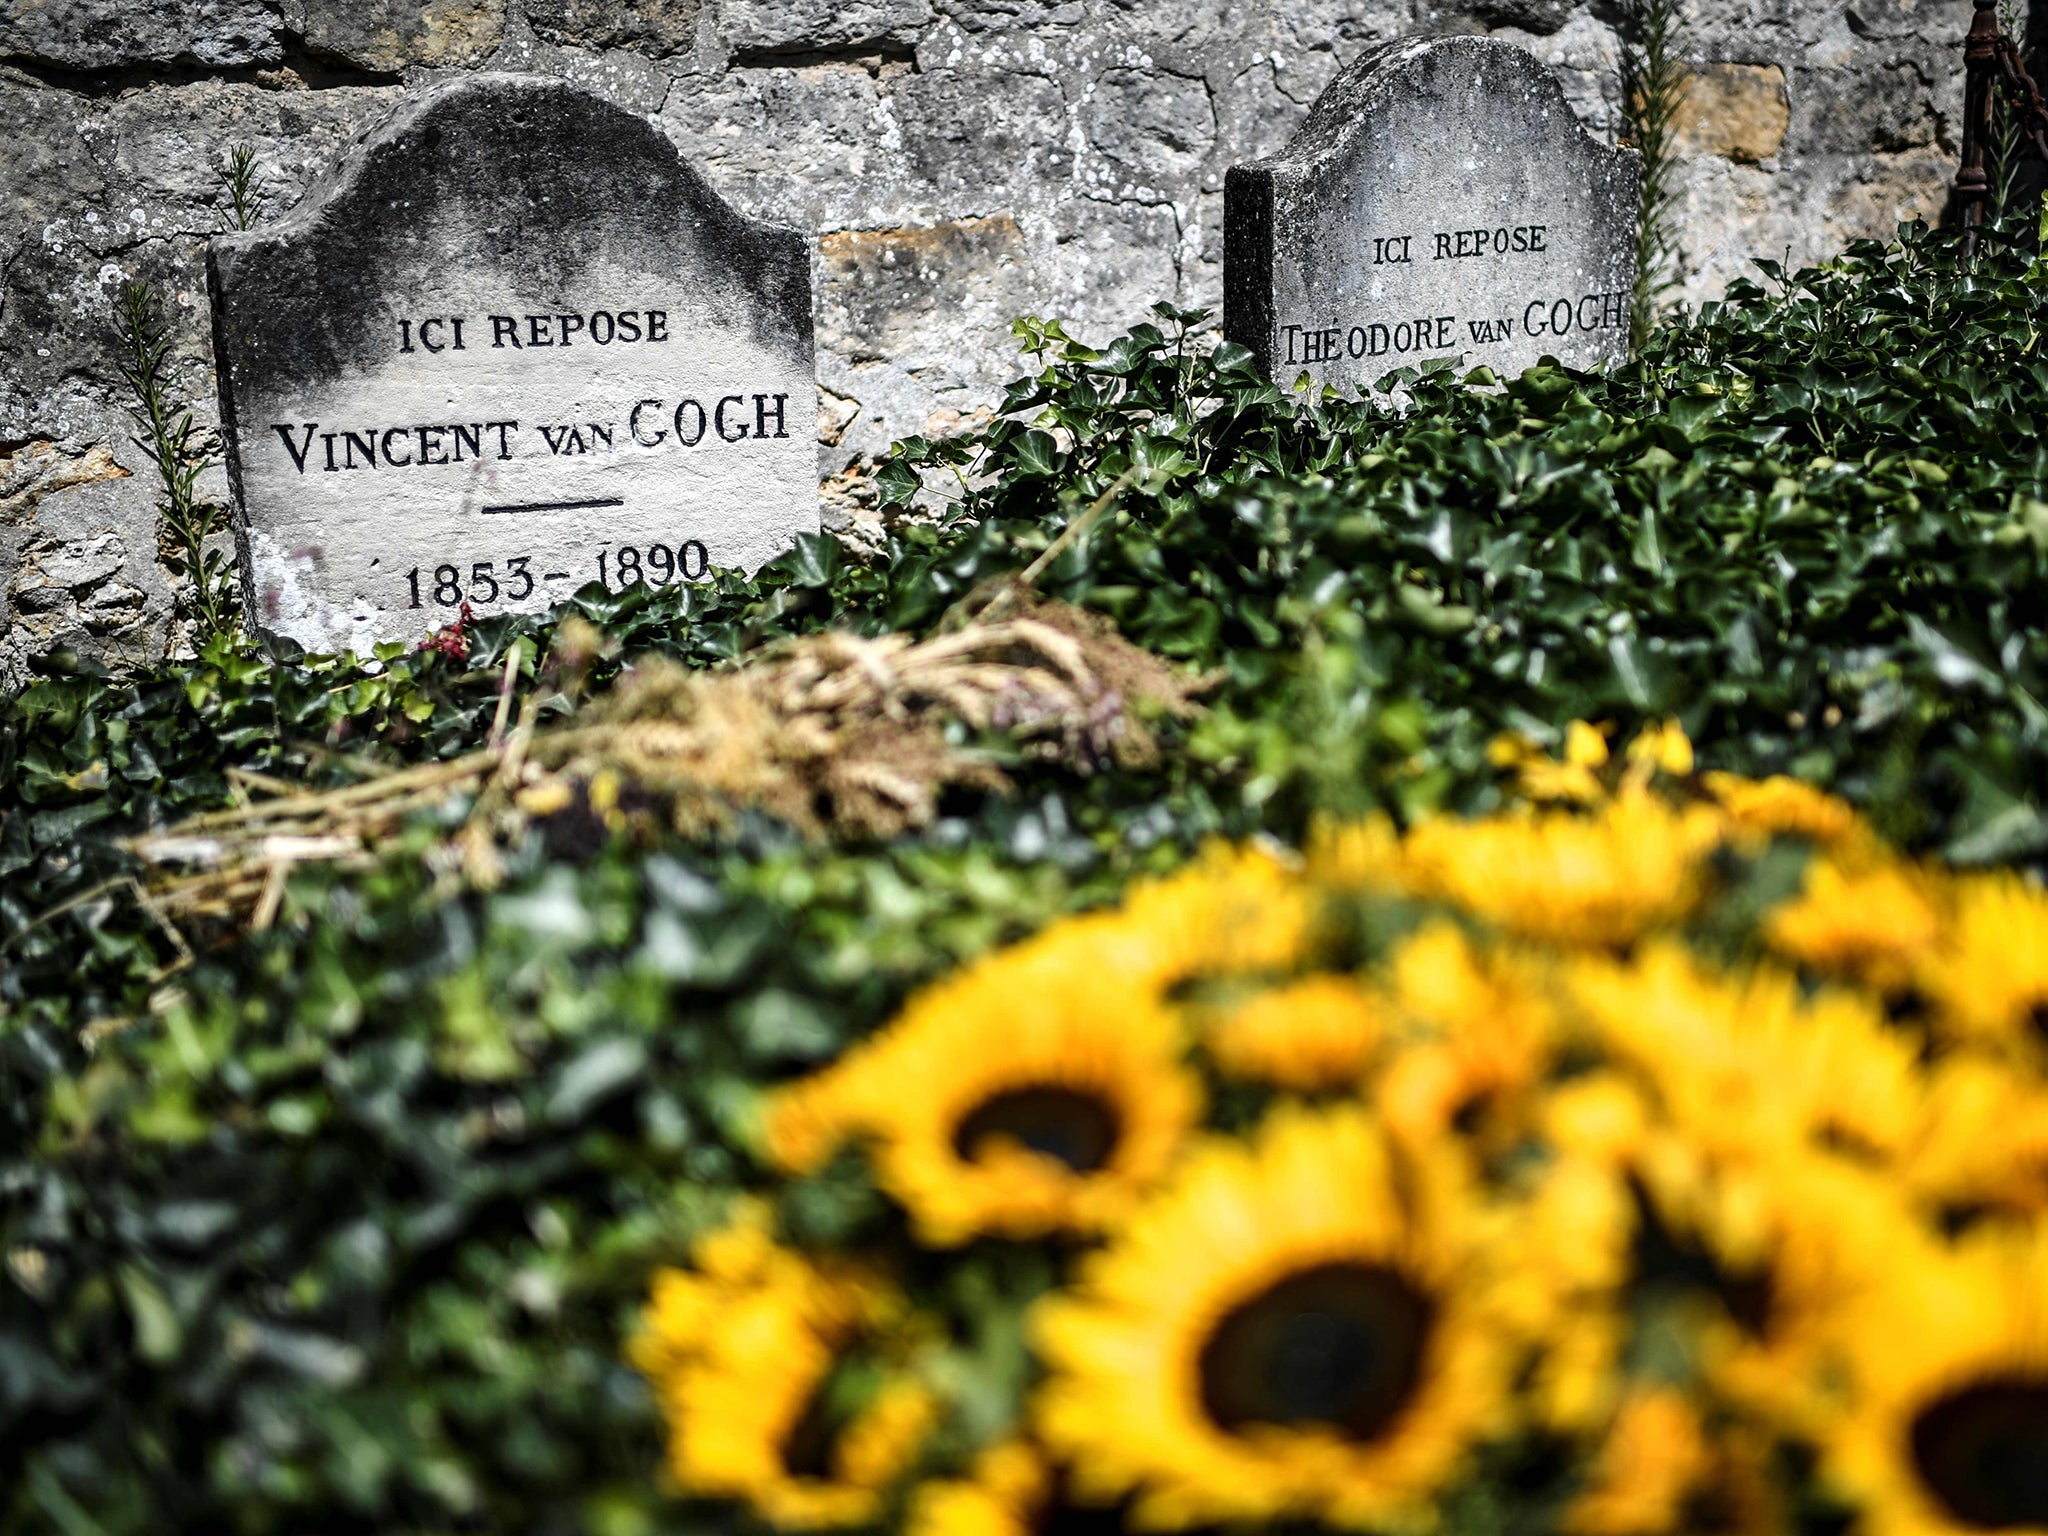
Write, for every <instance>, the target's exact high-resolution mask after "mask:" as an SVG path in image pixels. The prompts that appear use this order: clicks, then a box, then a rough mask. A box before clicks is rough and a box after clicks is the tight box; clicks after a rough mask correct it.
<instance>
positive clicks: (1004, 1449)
mask: <svg viewBox="0 0 2048 1536" xmlns="http://www.w3.org/2000/svg"><path fill="white" fill-rule="evenodd" d="M1052 1481H1053V1480H1052V1475H1051V1473H1050V1471H1049V1470H1048V1469H1047V1467H1046V1465H1045V1458H1044V1456H1043V1455H1041V1454H1040V1452H1039V1451H1038V1449H1037V1448H1036V1447H1035V1446H1032V1445H1031V1444H1029V1443H1028V1442H1026V1441H1022V1440H1002V1441H998V1442H997V1443H996V1444H994V1445H992V1446H990V1447H989V1448H988V1449H987V1450H985V1451H983V1452H982V1453H981V1454H980V1455H979V1456H977V1457H975V1459H974V1466H973V1469H972V1473H971V1475H970V1476H968V1477H963V1478H943V1479H935V1480H933V1481H932V1482H928V1483H924V1484H921V1485H919V1487H918V1488H917V1489H916V1490H915V1491H913V1492H912V1494H911V1496H910V1510H909V1515H908V1517H907V1518H906V1520H905V1521H904V1536H1031V1532H1032V1531H1033V1530H1034V1529H1035V1528H1037V1527H1038V1525H1039V1524H1040V1516H1041V1515H1042V1514H1043V1513H1044V1505H1045V1502H1046V1499H1047V1496H1048V1495H1049V1494H1050V1492H1051V1490H1052Z"/></svg>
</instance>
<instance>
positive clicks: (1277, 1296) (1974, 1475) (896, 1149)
mask: <svg viewBox="0 0 2048 1536" xmlns="http://www.w3.org/2000/svg"><path fill="white" fill-rule="evenodd" d="M1497 754H1498V758H1499V761H1500V762H1501V764H1502V766H1503V768H1504V769H1506V770H1508V771H1509V772H1511V773H1513V774H1514V775H1515V776H1516V778H1517V780H1518V783H1519V788H1520V790H1521V795H1520V797H1519V798H1518V800H1517V802H1516V804H1515V805H1514V807H1513V808H1512V809H1510V810H1506V811H1503V812H1501V813H1498V814H1495V815H1493V816H1490V817H1487V818H1484V819H1479V820H1471V821H1458V820H1450V819H1445V820H1437V821H1428V822H1424V823H1422V824H1420V825H1418V826H1416V827H1415V828H1413V829H1411V830H1410V831H1408V832H1407V833H1406V834H1405V835H1401V834H1397V833H1396V832H1395V831H1394V830H1393V829H1392V828H1391V827H1390V826H1389V825H1387V824H1385V823H1381V822H1368V823H1365V824H1360V825H1354V826H1349V827H1342V828H1331V829H1327V830H1326V831H1325V832H1324V833H1323V834H1322V835H1321V836H1320V837H1319V838H1318V839H1317V840H1316V841H1315V842H1314V843H1313V845H1312V846H1311V847H1310V848H1309V849H1308V850H1307V852H1306V853H1305V854H1304V855H1301V856H1294V855H1290V854H1288V853H1285V852H1283V851H1281V850H1278V849H1267V848H1264V847H1259V846H1249V847H1241V848H1235V849H1216V850H1212V851H1211V852H1210V853H1209V854H1207V855H1206V856H1205V857H1203V858H1202V859H1200V860H1198V861H1197V862H1196V863H1195V864H1194V865H1193V866H1192V867H1190V868H1189V869H1188V870H1186V871H1185V872H1183V873H1181V874H1179V875H1177V876H1175V877H1172V878H1169V879H1165V880H1162V881H1158V882H1154V883H1150V884H1146V885H1141V886H1139V887H1137V888H1135V889H1133V890H1132V891H1131V892H1130V893H1129V894H1128V897H1127V899H1126V900H1125V901H1124V903H1123V905H1122V906H1121V907H1120V908H1118V909H1116V910H1114V911H1108V912H1102V913H1097V914H1092V915H1088V916H1084V917H1080V918H1076V919H1071V920H1069V921H1066V922H1064V923H1061V924H1058V925H1056V926H1054V927H1052V928H1051V929H1049V930H1048V931H1046V932H1044V933H1042V934H1041V935H1039V936H1038V937H1037V938H1035V939H1033V940H1031V941H1029V942H1026V943H1024V944H1021V945H1018V946H1016V947H1014V948H1012V949H1009V950H1007V951H1004V952H1001V953H997V954H994V955H991V956H988V957H986V958H984V959H983V960H981V961H980V962H978V963H976V964H973V965H971V966H969V967H967V968H966V969H964V970H962V971H961V972H959V973H958V974H956V975H954V976H952V977H951V978H949V979H947V980H944V981H942V982H940V983H939V984H937V985H935V986H933V987H931V988H929V989H927V990H926V991H925V992H923V993H922V994H921V995H919V996H917V997H915V998H914V999H912V1000H911V1002H910V1003H909V1005H908V1006H907V1007H906V1008H905V1009H904V1011H903V1012H902V1014H901V1015H900V1016H899V1017H898V1018H897V1019H896V1020H895V1021H894V1022H893V1023H892V1024H891V1025H890V1026H889V1027H888V1028H887V1029H885V1030H884V1031H882V1032H881V1033H880V1034H878V1035H876V1036H874V1037H872V1038H870V1039H869V1040H867V1041H866V1042H864V1043H863V1044H862V1045H861V1046H859V1047H858V1048H857V1049H855V1050H853V1051H851V1052H849V1053H848V1054H847V1055H845V1056H844V1057H843V1058H842V1059H840V1060H839V1061H837V1062H835V1063H833V1064H831V1065H830V1066H828V1067H827V1068H825V1069H824V1070H822V1071H821V1072H819V1073H817V1074H816V1075H814V1076H812V1077H810V1078H807V1079H804V1080H801V1081H798V1082H795V1083H793V1084H790V1085H787V1086H785V1087H783V1088H781V1089H779V1090H776V1091H774V1092H773V1093H772V1094H770V1095H769V1096H768V1097H767V1098H766V1099H765V1100H764V1102H763V1105H762V1113H761V1115H760V1119H759V1123H760V1135H761V1143H762V1147H763V1150H764V1153H765V1155H766V1157H767V1158H768V1159H769V1160H770V1161H771V1162H772V1163H773V1165H775V1166H776V1167H777V1168H779V1169H780V1170H781V1172H782V1178H781V1179H780V1180H779V1181H778V1182H777V1183H776V1184H775V1185H774V1186H773V1187H772V1188H771V1189H769V1190H767V1191H765V1192H762V1193H760V1194H757V1195H756V1196H753V1197H750V1198H749V1199H748V1200H747V1201H745V1202H744V1203H742V1204H741V1205H740V1206H739V1207H738V1208H736V1209H734V1210H733V1211H732V1212H731V1213H730V1216H729V1219H728V1220H726V1222H725V1224H723V1225H722V1226H720V1227H718V1228H717V1229H716V1230H713V1231H710V1232H708V1233H706V1234H704V1235H702V1236H701V1237H700V1238H699V1239H698V1241H697V1242H696V1244H695V1247H694V1250H693V1253H692V1261H691V1264H690V1267H689V1268H688V1269H686V1270H671V1271H665V1272H663V1273H661V1274H660V1275H658V1276H657V1278H656V1280H655V1283H654V1287H653V1295H652V1299H651V1301H650V1304H649V1305H648V1307H647V1309H646V1311H645V1314H644V1318H643V1322H642V1327H641V1330H640V1332H639V1333H638V1335H637V1337H636V1338H635V1339H634V1341H633V1344H632V1346H631V1348H632V1356H633V1359H634V1361H635V1363H636V1364H637V1365H638V1367H639V1368H640V1370H641V1371H642V1372H643V1373H644V1374H645V1375H646V1377H647V1378H648V1380H649V1381H650V1382H651V1383H652V1385H653V1388H654V1391H655V1393H656V1396H657V1398H658V1401H659V1402H660V1404H661V1407H662V1410H663V1412H664V1415H665V1416H666V1419H667V1422H668V1425H669V1430H670V1456H669V1473H670V1475H671V1476H672V1478H673V1480H674V1483H675V1484H676V1485H677V1487H678V1489H679V1491H680V1492H682V1493H683V1494H685V1495H688V1496H690V1497H694V1498H699V1499H714V1500H724V1501H737V1502H738V1503H741V1504H743V1505H745V1506H748V1507H750V1508H751V1509H752V1510H753V1511H754V1512H755V1513H756V1514H757V1515H759V1516H760V1517H763V1518H764V1519H765V1520H766V1521H767V1522H769V1523H771V1524H772V1525H774V1526H777V1527H781V1528H783V1529H791V1530H796V1529H820V1528H835V1527H887V1528H890V1529H901V1530H907V1531H909V1532H912V1533H914V1536H1008V1533H1022V1532H1026V1531H1031V1530H1037V1529H1047V1528H1056V1527H1059V1526H1061V1524H1062V1522H1079V1521H1088V1522H1093V1523H1097V1524H1100V1525H1102V1526H1103V1527H1104V1528H1112V1527H1115V1528H1130V1529H1144V1530H1184V1529H1190V1528H1196V1527H1215V1526H1225V1525H1227V1526H1234V1527H1239V1528H1244V1527H1268V1526H1277V1525H1282V1524H1287V1525H1297V1526H1298V1525H1302V1524H1312V1525H1323V1526H1328V1527H1335V1528H1342V1529H1354V1530H1371V1531H1393V1532H1406V1531H1426V1530H1432V1529H1438V1530H1454V1531H1455V1530H1472V1531H1488V1532H1499V1531H1507V1530H1515V1531H1520V1530H1532V1531H1534V1530H1555V1531H1562V1532H1576V1533H1584V1536H1622V1533H1653V1532H1666V1531H1671V1532H1676V1531H1702V1530H1729V1531H1776V1530H1793V1529H1800V1528H1812V1527H1813V1526H1815V1525H1816V1524H1821V1525H1827V1526H1829V1527H1830V1528H1835V1529H1839V1528H1841V1525H1842V1523H1843V1522H1844V1521H1845V1520H1849V1519H1854V1520H1856V1521H1857V1522H1859V1523H1858V1524H1857V1525H1856V1527H1855V1528H1856V1529H1857V1530H1859V1531H1863V1532H1868V1533H1870V1536H1935V1533H1945V1532H1956V1533H1962V1532H1981V1531H1987V1530H2024V1531H2043V1530H2048V1219H2044V1212H2048V1083H2044V1081H2043V1067H2044V1063H2048V896H2044V895H2043V893H2042V892H2041V890H2040V889H2038V888H2037V887H2036V886H2033V885H2031V884H2028V883H2026V882H2025V881H2024V880H2022V879H2021V878H2020V877H2018V876H2016V875H2013V874H2009V873H1987V874H1966V873H1958V872H1954V871H1949V870H1945V869H1942V868H1938V867H1932V866H1927V865H1923V864H1919V863H1914V862H1909V861H1906V860H1904V859H1902V858H1901V857H1900V856H1898V855H1897V854H1896V853H1894V852H1893V851H1891V850H1889V849H1888V848H1886V847H1885V846H1884V845H1883V844H1882V843H1881V842H1880V841H1879V840H1878V839H1877V838H1876V837H1875V836H1874V835H1873V834H1872V833H1871V832H1870V830H1869V829H1868V828H1867V827H1865V826H1864V825H1863V824H1862V823H1861V822H1860V821H1859V820H1858V818H1857V817H1856V816H1855V815H1854V814H1853V813H1852V812H1851V810H1850V809H1849V808H1848V807H1847V806H1846V805H1844V804H1843V803H1842V802H1840V801H1838V800H1835V799H1833V798H1831V797H1829V796H1827V795H1825V794H1822V793H1820V792H1817V791H1815V790H1813V789H1810V788H1808V787H1806V786H1803V785H1801V784H1798V783H1796V782H1794V781H1791V780H1786V779H1771V780H1765V781H1752V780H1745V779H1737V778H1733V777H1730V776H1727V775H1720V774H1713V773H1706V774H1700V773H1696V772H1695V771H1694V764H1693V761H1692V751H1691V748H1690V746H1689V745H1688V743H1687V742H1686V740H1685V738H1684V737H1683V735H1682V734H1681V733H1680V732H1679V731H1678V730H1677V728H1676V727H1675V726H1667V727H1664V728H1661V729H1656V730H1652V731H1650V732H1648V733H1646V734H1645V735H1644V736H1642V737H1641V738H1639V739H1637V740H1636V741H1635V742H1633V743H1631V744H1630V746H1629V748H1628V750H1627V751H1626V752H1625V753H1619V754H1612V755H1610V752H1609V749H1608V743H1607V740H1606V737H1605V736H1604V735H1603V734H1602V733H1601V732H1600V731H1599V730H1597V729H1595V728H1593V727H1590V726H1586V725H1582V724H1580V725H1574V726H1573V727H1572V729H1571V731H1570V733H1569V735H1568V737H1567V748H1566V751H1565V754H1564V756H1563V757H1562V758H1555V759H1554V758H1551V757H1549V756H1546V755H1544V754H1543V753H1541V752H1539V751H1537V750H1536V749H1535V748H1534V747H1533V746H1532V745H1530V744H1529V743H1526V742H1521V741H1514V740H1509V741H1503V742H1501V743H1499V744H1497Z"/></svg>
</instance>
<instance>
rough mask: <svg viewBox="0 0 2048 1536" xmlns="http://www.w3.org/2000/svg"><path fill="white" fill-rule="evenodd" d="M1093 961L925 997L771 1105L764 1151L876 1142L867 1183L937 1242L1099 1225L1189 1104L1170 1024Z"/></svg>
mask: <svg viewBox="0 0 2048 1536" xmlns="http://www.w3.org/2000/svg"><path fill="white" fill-rule="evenodd" d="M1093 957H1094V951H1093V950H1092V949H1088V948H1082V949H1079V950H1069V949H1062V948H1052V947H1041V948H1038V949H1035V950H1032V951H1028V952H1026V953H1024V954H1021V955H1010V956H1001V957H997V958H996V960H994V961H992V962H987V963H983V964H981V965H977V966H973V967H970V968H969V969H968V970H966V971H964V972H962V973H961V974H959V975H958V976H956V977H954V978H953V979H951V980H949V981H946V982H942V983H940V984H939V985H937V986H935V987H932V988H929V989H928V990H926V991H925V992H923V993H921V994H920V995H919V996H917V997H915V998H913V999H912V1000H911V1002H910V1004H909V1006H908V1007H906V1008H905V1009H904V1011H903V1013H902V1014H901V1015H900V1016H899V1017H898V1018H897V1020H896V1022H895V1023H893V1024H892V1025H890V1026H889V1028H888V1029H887V1030H885V1031H884V1032H883V1033H882V1034H880V1035H878V1036H876V1037H875V1038H874V1039H872V1040H870V1041H869V1042H867V1043H866V1044H865V1045H864V1046H863V1047H861V1048H860V1049H859V1050H858V1051H856V1052H854V1053H852V1054H851V1055H849V1056H848V1057H846V1058H845V1059H844V1060H843V1061H842V1062H841V1063H840V1064H839V1065H838V1066H836V1067H834V1068H832V1069H830V1070H829V1071H828V1072H827V1073H825V1074H823V1076H822V1077H821V1078H820V1079H814V1080H812V1081H810V1082H808V1083H799V1084H797V1085H795V1087H794V1088H793V1089H790V1090H787V1096H786V1097H782V1096H778V1100H777V1101H776V1103H775V1104H774V1105H773V1106H772V1107H771V1109H770V1111H769V1116H768V1119H769V1123H770V1127H771V1129H770V1133H769V1136H768V1143H769V1146H770V1149H771V1151H773V1150H775V1149H777V1148H782V1149H784V1150H791V1149H794V1150H796V1151H799V1152H802V1153H805V1154H809V1155H810V1156H812V1157H815V1155H816V1153H817V1151H818V1148H819V1146H820V1145H821V1144H822V1143H827V1142H829V1141H830V1140H831V1139H832V1137H831V1134H830V1133H840V1134H850V1133H858V1134H862V1135H865V1136H867V1137H869V1138H871V1141H872V1147H871V1155H872V1157H873V1163H874V1169H875V1175H876V1179H877V1181H878V1182H879V1183H880V1184H881V1185H882V1187H883V1188H884V1189H886V1190H887V1191H888V1192H889V1193H890V1194H891V1195H892V1196H893V1197H894V1198H895V1199H896V1200H897V1201H899V1202H900V1203H901V1204H902V1205H903V1206H904V1208H905V1209H907V1210H908V1211H909V1212H910V1215H911V1218H912V1220H913V1222H914V1224H915V1225H916V1228H917V1231H918V1235H919V1237H920V1238H921V1239H922V1240H924V1241H926V1242H929V1243H932V1244H935V1245H937V1246H942V1247H950V1246H953V1245H956V1244H959V1243H963V1242H965V1241H967V1240H968V1239H969V1238H971V1237H974V1236H975V1235H977V1234H979V1233H994V1234H998V1235H1001V1236H1004V1237H1011V1238H1035V1237H1041V1236H1044V1235H1046V1234H1048V1233H1052V1232H1061V1231H1069V1232H1095V1231H1100V1230H1102V1229H1103V1228H1105V1227H1107V1226H1110V1225H1111V1224H1113V1223H1114V1222H1116V1221H1117V1220H1118V1219H1120V1218H1121V1217H1122V1216H1123V1215H1124V1214H1125V1213H1126V1212H1128V1211H1129V1210H1130V1208H1131V1207H1132V1205H1133V1204H1134V1203H1135V1201H1136V1200H1137V1199H1138V1197H1139V1196H1140V1195H1141V1194H1142V1193H1143V1192H1144V1191H1145V1190H1146V1189H1147V1188H1148V1187H1150V1186H1151V1185H1152V1184H1153V1183H1154V1182H1156V1181H1157V1180H1158V1179H1159V1178H1160V1176H1161V1175H1162V1174H1163V1173H1164V1172H1165V1171H1166V1168H1167V1165H1168V1164H1169V1163H1170V1162H1171V1161H1172V1159H1173V1157H1174V1155H1175V1153H1176V1152H1177V1151H1178V1150H1179V1148H1180V1146H1181V1144H1182V1142H1183V1141H1184V1140H1185V1138H1186V1137H1187V1135H1188V1134H1189V1132H1190V1130H1191V1129H1192V1127H1193V1126H1194V1124H1195V1122H1196V1120H1197V1119H1198V1118H1199V1116H1200V1114H1201V1109H1202V1094H1201V1088H1200V1084H1199V1083H1198V1081H1197V1080H1196V1078H1195V1077H1194V1075H1193V1074H1192V1073H1191V1072H1190V1071H1189V1070H1188V1069H1187V1068H1186V1067H1185V1066H1183V1065H1182V1064H1181V1062H1180V1060H1179V1055H1178V1047H1179V1023H1178V1021H1177V1019H1176V1018H1175V1016H1174V1015H1173V1014H1172V1013H1171V1012H1170V1011H1169V1010H1168V1009H1167V1008H1166V1007H1165V1005H1164V1004H1163V1003H1162V1002H1161V1001H1160V999H1159V998H1158V996H1157V994H1156V993H1155V992H1154V991H1153V990H1152V989H1151V988H1149V987H1146V986H1143V985H1139V984H1136V983H1134V982H1133V981H1132V980H1131V979H1130V978H1128V977H1127V976H1124V975H1121V974H1119V973H1117V972H1115V971H1109V970H1105V969H1103V968H1102V966H1100V965H1099V964H1097V963H1094V958H1093ZM819 1126H824V1127H826V1131H825V1132H820V1131H819V1130H818V1129H817V1127H819ZM792 1127H794V1128H795V1129H792ZM797 1165H798V1166H802V1163H801V1162H799V1163H798V1164H797Z"/></svg>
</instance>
